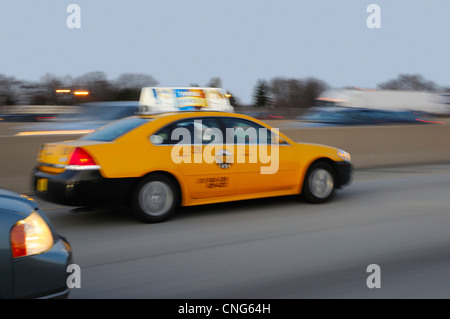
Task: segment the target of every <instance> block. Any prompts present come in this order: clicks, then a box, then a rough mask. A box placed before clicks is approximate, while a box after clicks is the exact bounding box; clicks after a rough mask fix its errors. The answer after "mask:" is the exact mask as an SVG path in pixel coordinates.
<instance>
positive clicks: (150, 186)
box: [132, 174, 179, 223]
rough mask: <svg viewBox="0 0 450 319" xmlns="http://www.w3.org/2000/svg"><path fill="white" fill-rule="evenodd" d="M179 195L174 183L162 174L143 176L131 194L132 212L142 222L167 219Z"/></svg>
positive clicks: (173, 209) (176, 203)
mask: <svg viewBox="0 0 450 319" xmlns="http://www.w3.org/2000/svg"><path fill="white" fill-rule="evenodd" d="M178 202H179V195H178V191H177V187H176V185H175V183H174V182H173V181H172V180H171V179H170V178H169V177H167V176H165V175H162V174H152V175H149V176H148V177H146V178H144V179H143V180H142V181H141V182H140V183H139V185H138V186H137V187H136V190H135V191H134V194H133V199H132V211H133V214H134V215H135V216H136V217H137V218H138V219H140V220H141V221H143V222H146V223H158V222H161V221H164V220H167V219H168V218H169V217H170V216H171V215H172V214H173V212H174V211H175V209H176V208H177V206H178Z"/></svg>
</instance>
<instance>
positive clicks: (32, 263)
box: [0, 188, 72, 299]
mask: <svg viewBox="0 0 450 319" xmlns="http://www.w3.org/2000/svg"><path fill="white" fill-rule="evenodd" d="M71 263H72V249H71V246H70V244H69V243H68V242H67V240H66V239H65V238H63V237H61V236H59V235H58V234H57V233H56V232H55V229H54V228H53V226H52V224H51V223H50V221H49V219H48V218H47V217H46V215H45V213H44V212H43V211H42V210H41V209H40V208H39V205H38V204H37V203H36V202H35V201H34V200H33V199H32V198H30V197H28V196H25V195H20V194H17V193H15V192H12V191H9V190H5V189H1V188H0V299H23V298H67V297H68V295H69V288H68V287H67V276H68V273H67V267H68V265H70V264H71Z"/></svg>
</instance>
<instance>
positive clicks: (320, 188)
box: [309, 168, 334, 198]
mask: <svg viewBox="0 0 450 319" xmlns="http://www.w3.org/2000/svg"><path fill="white" fill-rule="evenodd" d="M309 185H310V190H311V193H312V194H313V195H314V196H316V197H318V198H326V197H328V196H329V195H330V194H331V192H332V191H333V188H334V181H333V176H332V175H331V173H330V172H329V171H327V170H325V169H322V168H317V169H315V170H314V171H313V172H312V173H311V175H310V177H309Z"/></svg>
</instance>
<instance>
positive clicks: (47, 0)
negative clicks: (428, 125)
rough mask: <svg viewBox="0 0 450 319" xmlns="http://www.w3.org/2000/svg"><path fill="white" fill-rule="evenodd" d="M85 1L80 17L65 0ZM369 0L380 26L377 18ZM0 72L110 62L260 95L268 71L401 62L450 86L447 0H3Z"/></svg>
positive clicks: (323, 76)
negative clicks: (75, 22)
mask: <svg viewBox="0 0 450 319" xmlns="http://www.w3.org/2000/svg"><path fill="white" fill-rule="evenodd" d="M70 4H78V5H79V7H80V9H81V13H80V23H81V24H80V26H81V27H80V28H72V29H71V28H68V26H67V23H66V22H67V21H66V20H67V18H68V17H69V16H70V15H71V13H67V12H66V9H67V7H68V6H69V5H70ZM370 4H377V5H378V6H379V8H380V9H381V15H380V18H381V19H380V21H381V28H369V27H368V26H367V18H368V17H369V16H370V15H371V13H370V12H367V7H368V6H369V5H370ZM0 39H1V45H0V74H4V75H7V76H14V77H16V78H18V79H20V80H36V81H37V80H39V79H40V78H41V77H42V76H43V75H45V74H46V73H51V74H54V75H57V76H64V75H70V76H73V77H77V76H80V75H82V74H84V73H87V72H91V71H103V72H105V73H106V75H107V76H108V79H110V80H114V79H115V78H117V77H118V76H119V75H120V74H122V73H143V74H149V75H152V76H153V77H154V78H155V79H156V80H157V81H158V82H159V86H188V85H190V84H193V83H195V84H199V85H200V86H202V85H206V84H207V83H208V82H209V80H210V79H211V78H213V77H220V78H221V80H222V86H223V87H224V88H225V89H227V90H229V91H230V92H231V93H233V94H234V95H235V96H236V97H237V98H238V99H240V100H241V102H243V103H250V102H251V101H252V95H253V92H254V87H255V85H256V82H257V81H258V79H265V80H270V79H272V78H274V77H289V78H307V77H315V78H318V79H320V80H323V81H325V82H326V83H328V84H329V85H330V86H332V87H335V88H339V87H343V86H359V87H364V88H375V87H376V85H377V84H378V83H381V82H384V81H386V80H389V79H392V78H395V77H397V76H398V74H421V75H422V76H424V77H425V78H426V79H427V80H431V81H434V82H436V83H437V84H439V85H443V86H450V1H449V0H430V1H423V0H395V1H392V0H367V1H365V0H340V1H337V0H315V1H311V0H309V1H300V0H276V1H275V0H271V1H268V0H258V1H256V0H226V1H217V0H164V1H163V0H160V1H152V0H147V1H144V0H128V1H111V0H110V1H106V0H71V1H64V0H39V1H36V0H15V1H13V0H1V2H0Z"/></svg>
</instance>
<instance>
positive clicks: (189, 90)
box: [139, 87, 233, 114]
mask: <svg viewBox="0 0 450 319" xmlns="http://www.w3.org/2000/svg"><path fill="white" fill-rule="evenodd" d="M180 111H227V112H233V107H232V106H231V104H230V101H229V94H227V92H226V91H225V90H224V89H222V88H215V87H144V88H142V89H141V95H140V98H139V113H140V114H154V113H161V112H180Z"/></svg>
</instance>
